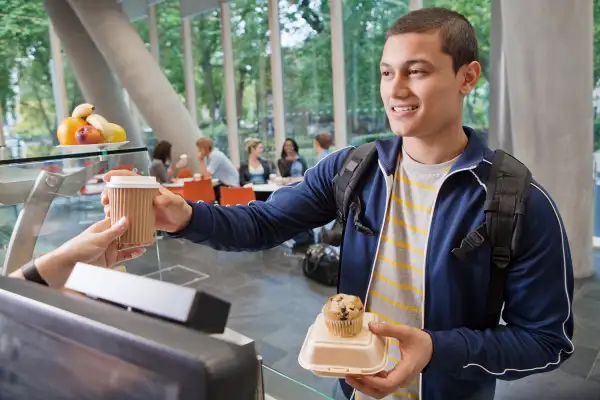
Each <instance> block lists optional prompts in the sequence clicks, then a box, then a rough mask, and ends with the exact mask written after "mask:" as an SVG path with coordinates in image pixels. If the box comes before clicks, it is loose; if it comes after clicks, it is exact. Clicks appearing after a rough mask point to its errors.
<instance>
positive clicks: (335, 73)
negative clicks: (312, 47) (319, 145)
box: [330, 0, 348, 149]
mask: <svg viewBox="0 0 600 400" xmlns="http://www.w3.org/2000/svg"><path fill="white" fill-rule="evenodd" d="M330 5H331V58H332V59H333V62H332V63H331V65H332V79H331V80H332V84H333V124H334V130H335V147H336V148H338V149H341V148H342V147H345V146H346V145H347V144H348V128H347V115H348V114H347V112H348V110H347V107H346V71H345V68H346V65H345V63H343V62H339V60H344V15H343V5H342V0H331V3H330Z"/></svg>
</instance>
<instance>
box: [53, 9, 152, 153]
mask: <svg viewBox="0 0 600 400" xmlns="http://www.w3.org/2000/svg"><path fill="white" fill-rule="evenodd" d="M44 6H45V8H46V12H47V13H48V16H49V17H50V20H51V22H52V25H53V28H54V31H55V32H56V34H57V36H58V37H59V38H60V42H61V45H62V48H63V49H64V50H65V53H66V54H67V57H69V64H70V66H71V68H72V69H73V72H74V74H75V76H76V78H77V82H78V84H79V88H80V89H81V92H82V94H83V97H84V98H85V99H86V101H87V102H89V103H92V104H94V105H96V107H97V109H98V113H100V114H101V115H103V116H104V117H106V118H107V119H108V120H109V121H111V122H114V123H116V124H119V125H121V126H122V127H123V128H124V129H125V131H126V132H127V138H128V140H129V141H130V142H131V144H132V145H135V146H143V145H144V141H143V139H142V136H141V133H140V129H139V126H136V125H135V123H134V122H133V121H132V119H131V117H130V116H129V113H128V110H127V105H126V104H125V100H124V99H123V96H122V91H121V85H120V84H119V82H118V81H117V80H116V79H115V76H114V75H113V73H112V72H111V70H110V68H109V66H108V64H107V63H106V60H105V59H104V57H103V56H102V54H100V51H98V48H97V47H96V45H95V44H94V42H93V41H92V39H91V38H90V36H89V34H88V33H87V31H86V30H85V28H84V27H83V25H82V24H81V22H80V21H79V18H77V16H76V15H75V13H74V12H73V9H72V8H71V6H70V5H69V3H68V2H67V1H65V0H44ZM71 111H72V110H69V112H68V113H69V114H70V113H71Z"/></svg>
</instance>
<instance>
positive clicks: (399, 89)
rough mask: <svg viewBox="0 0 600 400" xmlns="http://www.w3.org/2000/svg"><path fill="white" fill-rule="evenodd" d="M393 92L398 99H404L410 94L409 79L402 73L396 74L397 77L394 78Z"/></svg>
mask: <svg viewBox="0 0 600 400" xmlns="http://www.w3.org/2000/svg"><path fill="white" fill-rule="evenodd" d="M392 94H393V96H394V97H395V98H398V99H404V98H407V97H409V96H410V88H409V87H408V80H407V79H406V78H405V77H403V76H402V75H400V74H398V76H396V79H394V82H393V88H392Z"/></svg>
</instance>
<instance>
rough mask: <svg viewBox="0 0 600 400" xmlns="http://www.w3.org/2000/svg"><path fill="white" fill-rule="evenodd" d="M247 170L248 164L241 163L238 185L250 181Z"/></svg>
mask: <svg viewBox="0 0 600 400" xmlns="http://www.w3.org/2000/svg"><path fill="white" fill-rule="evenodd" d="M249 171H250V170H249V168H248V164H242V165H241V166H240V186H244V185H245V184H246V183H249V182H250V173H249Z"/></svg>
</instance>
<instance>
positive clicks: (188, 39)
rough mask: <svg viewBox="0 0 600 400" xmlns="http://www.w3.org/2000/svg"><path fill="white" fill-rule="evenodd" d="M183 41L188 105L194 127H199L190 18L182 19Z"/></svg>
mask: <svg viewBox="0 0 600 400" xmlns="http://www.w3.org/2000/svg"><path fill="white" fill-rule="evenodd" d="M181 41H182V42H183V72H184V75H185V96H186V105H187V108H188V111H189V112H190V115H191V116H192V121H194V125H198V110H197V108H198V105H197V103H196V74H195V71H194V43H193V40H192V21H191V19H190V17H183V18H181Z"/></svg>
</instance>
